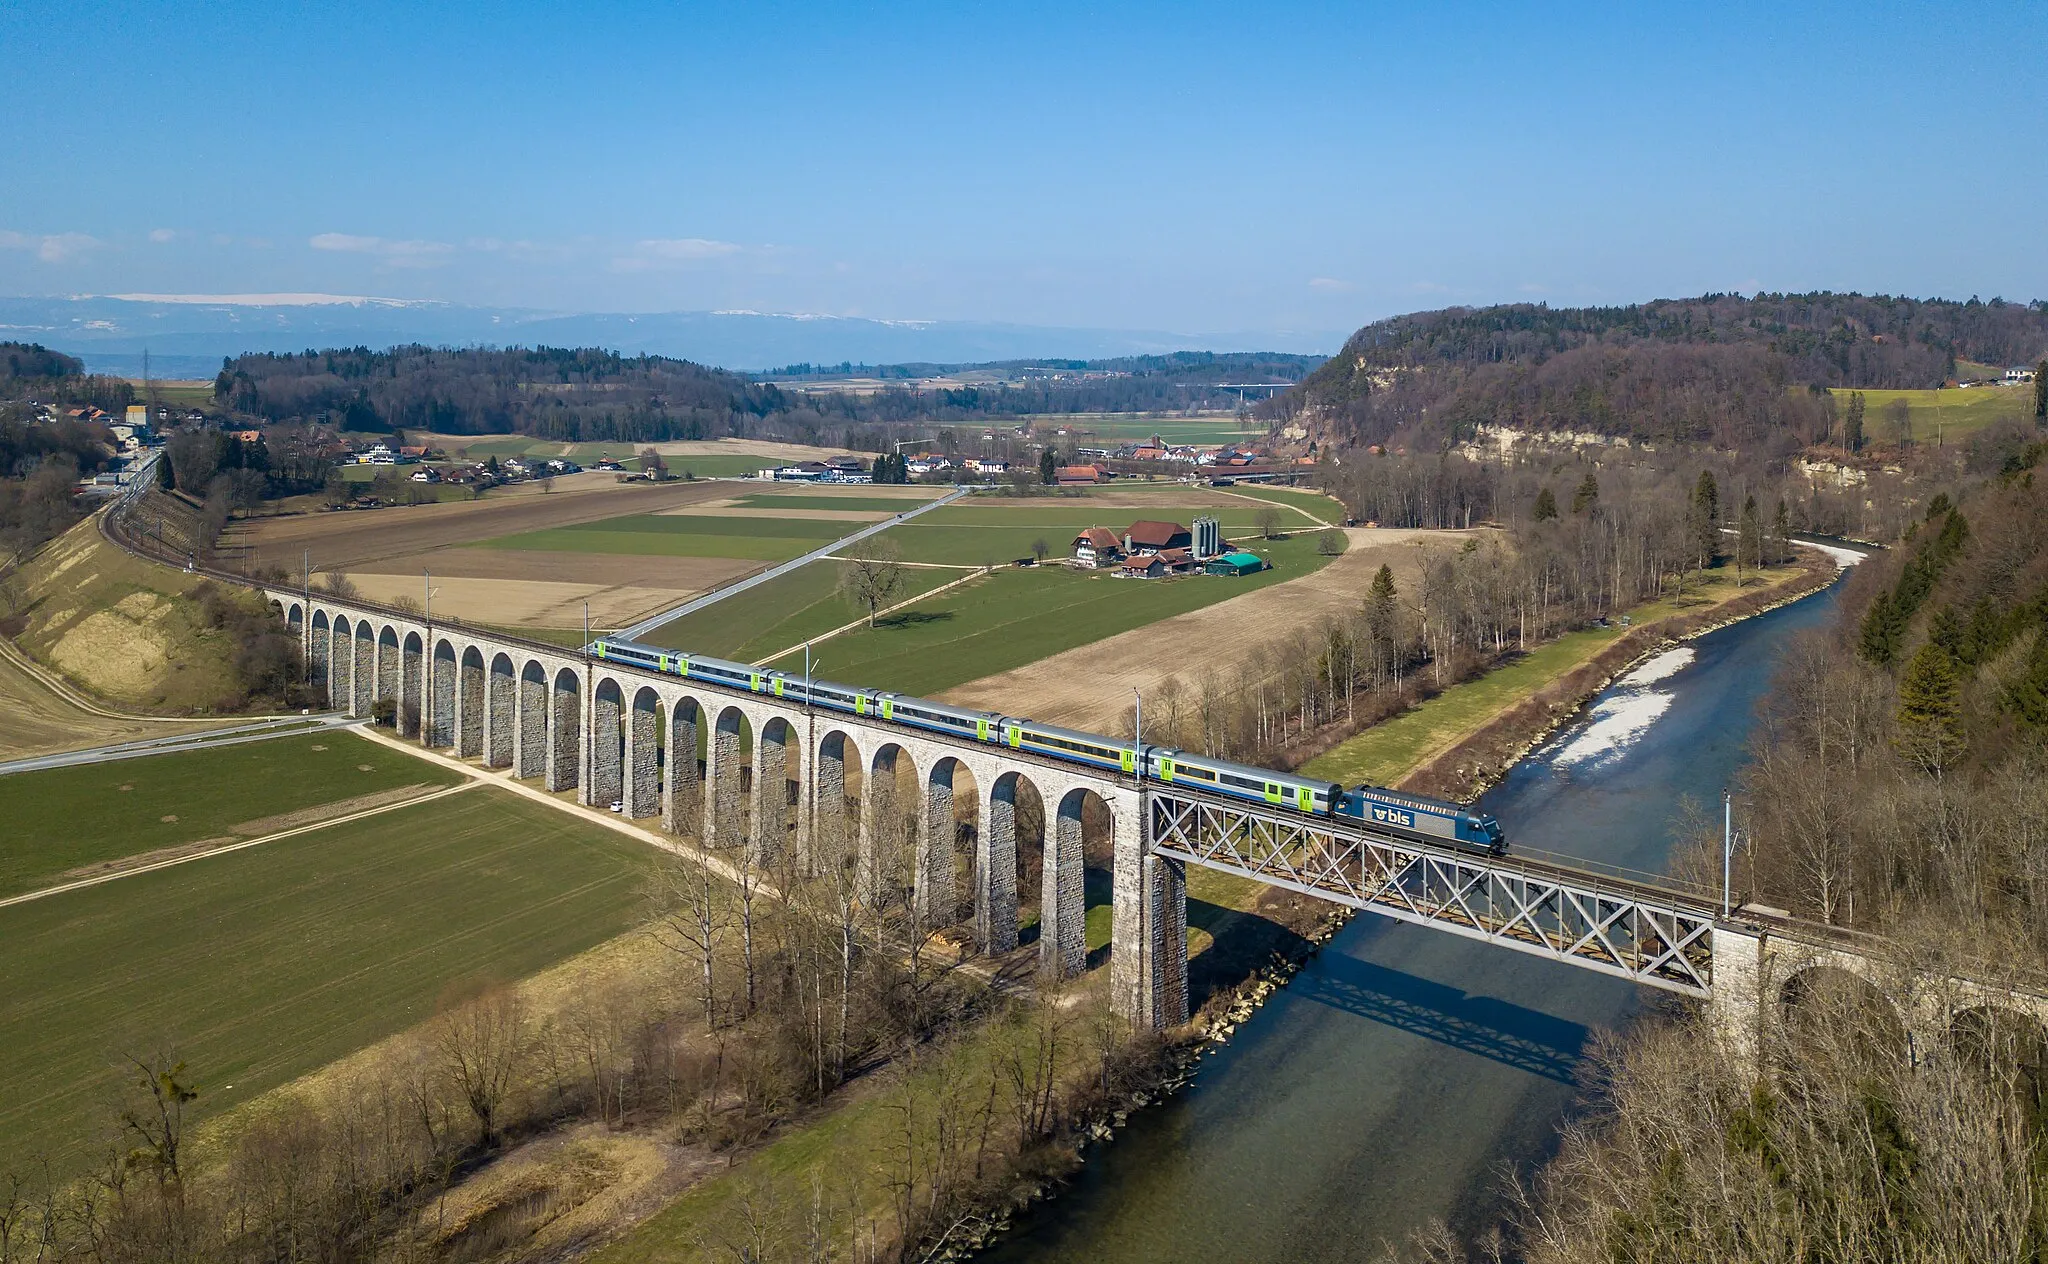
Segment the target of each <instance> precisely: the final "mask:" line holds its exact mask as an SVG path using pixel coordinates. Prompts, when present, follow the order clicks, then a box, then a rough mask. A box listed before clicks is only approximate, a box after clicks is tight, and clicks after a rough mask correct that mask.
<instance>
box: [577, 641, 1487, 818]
mask: <svg viewBox="0 0 2048 1264" xmlns="http://www.w3.org/2000/svg"><path fill="white" fill-rule="evenodd" d="M589 652H590V655H591V657H593V658H597V659H601V660H603V661H605V662H608V663H621V664H624V665H625V666H628V667H638V668H641V669H643V670H645V671H653V672H661V673H663V674H665V675H670V676H681V677H685V678H687V679H690V680H703V681H708V682H710V683H712V684H714V685H720V686H723V687H725V688H728V689H737V690H742V691H745V692H748V693H760V694H769V695H771V696H773V697H777V698H782V699H785V700H787V701H792V702H803V703H808V704H810V705H812V706H818V707H824V708H826V709H828V710H832V711H843V712H845V713H847V714H849V715H858V716H867V717H871V718H874V719H879V720H882V721H885V722H888V723H892V724H902V725H906V726H908V727H911V728H919V729H926V730H929V731H931V732H935V733H944V734H946V735H948V736H951V737H958V738H965V739H967V740H968V741H974V742H985V743H988V744H989V745H991V746H1007V747H1009V748H1010V749H1012V750H1020V751H1030V752H1031V753H1033V754H1036V755H1043V756H1046V757H1048V758H1051V759H1057V760H1061V761H1064V762H1067V763H1075V764H1086V765H1089V766H1090V767H1094V768H1103V769H1108V770H1110V771H1113V772H1122V773H1131V774H1137V773H1138V772H1139V771H1140V769H1141V768H1142V770H1143V775H1144V776H1145V777H1146V778H1148V779H1150V780H1153V781H1158V782H1161V783H1164V784H1169V785H1176V786H1197V787H1200V788H1201V789H1203V790H1207V791H1209V792H1211V793H1214V794H1220V795H1225V796H1228V797H1230V798H1234V799H1246V800H1249V801H1251V802H1254V803H1262V804H1266V805H1268V806H1272V807H1280V808H1285V809H1288V810H1290V811H1294V812H1302V813H1306V814H1308V815H1311V816H1328V817H1349V818H1351V819H1353V820H1356V821H1359V822H1361V823H1362V824H1365V825H1367V826H1370V827H1371V828H1373V829H1374V830H1377V831H1380V832H1384V833H1390V834H1398V835H1403V836H1408V837H1413V838H1419V839H1426V840H1428V841H1430V842H1434V843H1447V844H1450V845H1452V846H1455V847H1460V848H1464V849H1466V850H1470V851H1484V852H1489V853H1491V854H1493V855H1496V856H1497V855H1500V854H1502V853H1503V852H1505V851H1506V850H1507V839H1506V837H1505V835H1503V834H1502V832H1501V828H1500V823H1499V822H1498V821H1496V820H1494V818H1493V817H1492V816H1490V815H1487V814H1486V813H1482V812H1473V811H1470V810H1468V809H1466V808H1464V807H1461V806H1460V805H1458V804H1455V803H1446V802H1444V801H1442V800H1439V799H1430V798H1425V797H1423V796H1422V795H1415V794H1404V793H1402V792H1401V791H1398V790H1387V789H1382V788H1380V787H1378V786H1359V787H1357V788H1356V789H1351V790H1347V789H1345V788H1344V787H1343V786H1341V785H1336V784H1333V783H1331V782H1327V781H1316V780H1312V779H1310V778H1306V777H1296V776H1294V775H1292V774H1290V773H1284V772H1274V771H1272V770H1270V769H1265V768H1253V767H1251V766H1249V765H1247V764H1238V763H1233V762H1231V761H1229V760H1226V759H1211V758H1209V757H1208V756H1206V755H1197V754H1194V753H1192V752H1189V751H1183V750H1175V749H1172V748H1170V747H1164V746H1140V745H1138V744H1136V743H1132V742H1126V741H1119V740H1118V739H1116V738H1111V737H1103V736H1101V735H1100V734H1097V733H1081V732H1077V731H1075V730H1073V729H1063V728H1058V727H1056V726H1054V725H1050V724H1039V723H1036V722H1034V721H1031V720H1020V719H1017V718H1015V717H1013V716H1007V715H998V714H997V713H995V712H993V711H974V710H969V709H967V708H964V707H955V706H948V705H947V704H945V703H943V702H933V701H931V700H930V699H927V698H916V697H911V696H910V695H908V694H899V693H890V692H887V691H884V690H876V689H860V688H856V687H854V686H852V685H839V684H834V683H832V682H831V681H829V680H813V679H810V678H808V677H806V676H803V675H801V674H799V673H794V672H781V671H764V670H762V669H761V668H758V667H750V666H748V665H747V664H745V663H733V662H728V661H726V660H724V659H719V658H711V657H708V656H706V655H703V654H685V653H683V652H681V651H678V650H669V649H663V648H661V647H660V646H655V645H643V644H641V643H639V642H637V641H626V640H620V639H617V638H603V639H600V640H597V641H593V642H591V644H590V646H589Z"/></svg>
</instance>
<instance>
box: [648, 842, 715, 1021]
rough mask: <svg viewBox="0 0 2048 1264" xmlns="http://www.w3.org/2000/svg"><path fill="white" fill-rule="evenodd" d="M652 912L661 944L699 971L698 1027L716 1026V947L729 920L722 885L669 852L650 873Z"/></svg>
mask: <svg viewBox="0 0 2048 1264" xmlns="http://www.w3.org/2000/svg"><path fill="white" fill-rule="evenodd" d="M650 887H651V889H650V896H651V898H652V902H653V904H654V910H655V916H654V921H653V923H652V924H651V926H650V928H649V929H650V930H651V932H652V933H653V935H654V937H655V939H656V940H657V941H658V942H660V943H661V944H662V945H663V946H664V947H666V948H668V949H669V950H670V951H672V952H674V953H676V954H677V955H678V956H681V957H684V958H686V959H687V960H689V961H690V963H691V964H692V966H693V967H694V968H695V969H696V970H697V971H698V974H699V990H698V1001H699V1003H700V1004H701V1005H702V1007H703V1010H704V1030H705V1031H706V1032H712V1031H716V1030H717V1029H718V950H719V946H720V945H721V944H723V943H724V942H725V932H726V929H727V927H729V926H730V925H731V924H732V907H731V900H730V899H729V898H728V893H727V888H726V885H725V883H724V882H723V881H721V880H720V879H719V878H718V877H717V876H716V875H715V874H713V873H712V872H711V869H710V867H709V866H707V865H703V864H700V863H698V862H697V861H695V860H693V859H691V858H689V857H685V856H675V857H671V858H669V859H667V860H665V861H663V862H662V863H661V864H660V865H659V866H657V867H656V869H655V871H654V875H653V877H652V878H651V879H650Z"/></svg>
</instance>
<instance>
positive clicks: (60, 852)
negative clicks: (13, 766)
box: [0, 731, 461, 896]
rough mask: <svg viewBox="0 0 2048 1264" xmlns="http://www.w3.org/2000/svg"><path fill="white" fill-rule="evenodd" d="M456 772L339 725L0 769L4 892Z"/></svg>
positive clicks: (0, 883) (438, 781) (450, 779)
mask: <svg viewBox="0 0 2048 1264" xmlns="http://www.w3.org/2000/svg"><path fill="white" fill-rule="evenodd" d="M365 764H367V765H369V767H368V769H367V770H365V769H364V768H363V767H362V765H365ZM459 780H461V778H460V777H457V776H456V775H454V774H453V773H451V772H449V771H447V770H445V769H442V768H439V767H437V766H435V765H433V764H429V763H426V762H424V761H422V760H417V759H408V758H406V757H405V756H403V755H400V754H398V753H397V752H395V751H392V750H390V749H387V748H386V747H382V746H378V745H376V744H375V743H373V742H366V741H364V740H363V739H361V738H359V737H357V736H355V735H354V734H353V733H348V732H342V731H337V732H328V733H316V734H309V735H307V736H304V737H280V738H274V739H272V740H270V741H267V742H246V743H243V744H242V745H239V746H225V747H222V748H220V749H219V750H194V751H180V752H178V753H177V754H173V755H152V756H150V757H148V758H146V759H122V760H115V761H113V762H112V763H104V764H85V765H81V766H79V767H76V768H53V769H50V770H48V771H46V772H23V773H15V774H13V775H12V776H7V777H0V820H4V821H6V822H7V829H6V830H5V832H4V834H0V896H5V895H14V894H17V893H19V892H22V891H32V890H35V889H36V888H38V887H45V886H50V885H53V884H54V883H56V882H59V881H62V880H63V877H62V875H63V874H64V873H65V872H66V871H67V870H70V869H75V868H78V867H80V866H83V865H91V864H95V863H98V862H101V861H107V860H116V859H119V858H121V857H123V856H135V855H140V854H142V853H143V852H148V851H155V850H157V849H159V848H164V847H176V846H178V845H179V844H181V843H190V842H195V841H197V840H199V839H205V838H221V837H226V836H229V835H234V834H236V833H238V831H237V830H236V829H235V827H236V826H237V825H239V824H243V823H250V822H257V821H260V820H261V818H264V817H269V816H275V815H277V814H279V813H282V812H296V811H299V810H301V809H304V808H309V807H314V806H317V805H319V804H323V803H334V802H337V801H339V800H342V799H352V798H355V797H356V796H358V795H364V794H372V793H375V792H376V791H379V790H390V789H394V788H396V787H399V786H410V785H420V784H423V783H424V784H431V785H437V786H442V785H453V784H454V783H455V782H457V781H459Z"/></svg>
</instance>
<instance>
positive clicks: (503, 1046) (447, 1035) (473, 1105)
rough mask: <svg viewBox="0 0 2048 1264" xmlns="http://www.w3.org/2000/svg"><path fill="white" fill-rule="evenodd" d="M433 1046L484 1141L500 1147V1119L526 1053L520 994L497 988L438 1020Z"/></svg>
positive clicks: (523, 1011) (451, 1009)
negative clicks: (434, 1045)
mask: <svg viewBox="0 0 2048 1264" xmlns="http://www.w3.org/2000/svg"><path fill="white" fill-rule="evenodd" d="M434 1038H435V1044H436V1046H437V1048H438V1049H439V1052H440V1055H441V1061H442V1065H443V1067H444V1069H445V1070H446V1072H447V1075H448V1078H449V1079H450V1080H451V1081H452V1082H453V1083H454V1085H455V1087H456V1090H457V1091H458V1092H460V1093H461V1094H462V1099H463V1102H464V1103H465V1104H466V1105H467V1106H468V1107H469V1113H470V1114H471V1115H472V1116H474V1117H475V1119H476V1123H477V1129H478V1132H479V1133H480V1140H481V1141H482V1143H483V1144H484V1145H485V1146H486V1147H491V1146H495V1145H497V1144H498V1131H499V1122H500V1119H499V1116H500V1111H501V1110H502V1109H503V1107H504V1103H505V1096H506V1094H507V1093H508V1092H510V1090H511V1087H512V1081H513V1076H514V1074H515V1073H516V1072H517V1070H518V1067H519V1063H520V1060H521V1058H522V1057H523V1056H524V1054H525V1052H526V1010H525V1007H524V1005H523V1004H522V1003H521V1001H520V999H519V993H518V991H517V990H515V989H513V988H510V987H493V988H489V989H487V990H485V991H484V992H483V993H481V994H480V995H477V996H474V997H472V998H470V999H469V1000H467V1001H464V1002H463V1003H461V1004H459V1005H456V1006H454V1007H452V1008H450V1009H446V1010H443V1011H442V1012H441V1014H440V1016H439V1018H437V1019H436V1020H435V1029H434Z"/></svg>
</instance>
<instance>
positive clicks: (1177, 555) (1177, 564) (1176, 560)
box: [1153, 549, 1200, 575]
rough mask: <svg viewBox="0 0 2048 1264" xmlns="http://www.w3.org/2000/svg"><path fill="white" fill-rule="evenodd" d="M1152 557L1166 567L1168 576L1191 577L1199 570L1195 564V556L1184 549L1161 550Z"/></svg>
mask: <svg viewBox="0 0 2048 1264" xmlns="http://www.w3.org/2000/svg"><path fill="white" fill-rule="evenodd" d="M1153 556H1154V557H1156V558H1158V559H1159V562H1160V564H1161V565H1162V566H1164V567H1166V573H1167V574H1169V575H1192V574H1194V573H1195V571H1197V570H1199V569H1200V567H1199V566H1198V565H1197V564H1196V562H1195V555H1194V554H1192V553H1190V552H1188V551H1187V550H1186V549H1161V550H1159V552H1157V553H1155V554H1153Z"/></svg>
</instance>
